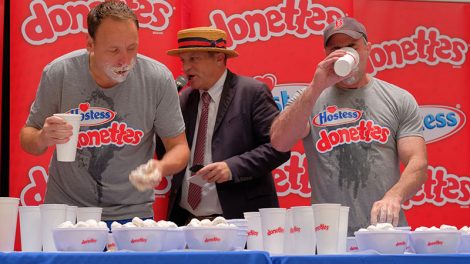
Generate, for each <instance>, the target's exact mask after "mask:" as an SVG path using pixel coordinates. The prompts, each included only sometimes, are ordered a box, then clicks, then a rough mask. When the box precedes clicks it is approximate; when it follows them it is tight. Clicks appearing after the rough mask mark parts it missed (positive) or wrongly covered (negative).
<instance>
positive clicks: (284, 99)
mask: <svg viewBox="0 0 470 264" xmlns="http://www.w3.org/2000/svg"><path fill="white" fill-rule="evenodd" d="M281 99H282V100H281V102H282V109H284V108H285V107H286V105H287V103H288V102H289V95H288V94H287V91H281Z"/></svg>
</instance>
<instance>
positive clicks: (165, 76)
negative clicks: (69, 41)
mask: <svg viewBox="0 0 470 264" xmlns="http://www.w3.org/2000/svg"><path fill="white" fill-rule="evenodd" d="M88 62H89V56H88V53H87V52H86V50H77V51H74V52H71V53H69V54H66V55H64V56H62V57H60V58H58V59H56V60H54V61H53V62H51V63H50V64H48V65H47V66H46V67H45V69H44V71H43V74H42V77H41V82H40V84H39V88H38V91H37V94H36V99H35V101H34V103H33V105H32V106H31V111H30V114H29V117H28V120H27V122H26V125H27V126H31V127H35V128H38V129H40V128H42V126H43V124H44V121H45V119H46V118H47V117H49V116H51V115H53V114H54V113H65V112H70V113H80V114H81V115H82V121H81V122H82V123H81V128H80V133H79V138H78V149H77V156H76V159H75V162H58V161H57V159H56V153H55V152H54V155H53V157H52V159H51V163H50V166H49V179H48V182H47V191H46V197H45V202H46V203H65V204H69V205H77V206H98V207H103V215H102V218H103V219H104V220H119V219H128V218H132V217H134V216H138V217H151V216H153V210H152V203H153V201H154V192H153V191H145V192H139V191H137V189H135V188H134V187H133V186H132V184H130V182H129V173H130V172H131V171H132V170H133V169H135V168H136V167H137V166H139V165H141V164H144V163H146V162H147V161H148V160H150V159H151V158H152V157H153V155H154V149H155V134H158V135H159V136H160V137H163V138H165V137H174V136H177V135H179V134H180V133H182V132H184V129H185V127H184V121H183V118H182V115H181V109H180V106H179V98H178V94H177V90H176V87H175V82H174V80H173V76H172V74H171V73H170V71H169V70H168V69H167V68H166V67H165V66H164V65H163V64H161V63H159V62H157V61H155V60H153V59H150V58H148V57H145V56H142V55H138V56H137V59H136V64H135V66H134V68H133V69H132V70H131V72H130V73H129V75H128V77H127V79H126V80H125V81H124V82H122V83H119V84H117V85H116V86H114V87H112V88H108V89H102V88H101V87H99V86H98V85H97V84H96V82H95V81H94V80H93V78H92V77H91V75H90V72H89V67H88Z"/></svg>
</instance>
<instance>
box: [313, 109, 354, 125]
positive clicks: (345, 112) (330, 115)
mask: <svg viewBox="0 0 470 264" xmlns="http://www.w3.org/2000/svg"><path fill="white" fill-rule="evenodd" d="M361 117H362V111H359V110H356V109H351V108H338V107H337V106H336V105H331V106H328V107H326V109H325V110H324V111H322V112H320V113H318V114H317V115H316V116H315V117H314V118H313V120H312V123H313V125H314V126H317V127H327V126H337V125H342V124H348V123H354V122H356V121H357V120H359V119H361Z"/></svg>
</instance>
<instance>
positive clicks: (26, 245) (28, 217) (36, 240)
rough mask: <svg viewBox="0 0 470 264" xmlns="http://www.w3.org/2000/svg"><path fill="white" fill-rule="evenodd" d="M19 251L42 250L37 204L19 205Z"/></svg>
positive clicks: (39, 215) (39, 213)
mask: <svg viewBox="0 0 470 264" xmlns="http://www.w3.org/2000/svg"><path fill="white" fill-rule="evenodd" d="M19 212H20V234H21V251H25V252H39V251H42V237H41V210H40V209H39V206H20V207H19Z"/></svg>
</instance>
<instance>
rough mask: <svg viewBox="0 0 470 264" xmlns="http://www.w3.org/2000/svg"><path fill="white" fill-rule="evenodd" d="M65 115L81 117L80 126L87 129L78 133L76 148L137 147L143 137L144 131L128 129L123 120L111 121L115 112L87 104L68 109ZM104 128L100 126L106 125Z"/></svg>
mask: <svg viewBox="0 0 470 264" xmlns="http://www.w3.org/2000/svg"><path fill="white" fill-rule="evenodd" d="M67 113H71V114H79V115H81V116H82V119H81V122H80V126H81V127H87V128H85V129H84V130H81V131H80V132H79V133H78V143H77V147H78V148H79V149H81V148H84V147H101V146H106V145H115V146H119V147H122V146H125V145H133V146H136V145H138V144H139V143H140V142H141V141H142V138H143V136H144V131H142V130H140V129H136V128H132V127H129V126H128V125H127V123H126V122H125V120H122V121H121V122H120V121H113V120H114V118H115V117H116V112H114V111H112V110H110V109H106V108H102V107H92V106H90V104H89V103H81V104H79V106H78V108H73V109H70V110H69V111H68V112H67ZM107 123H109V124H108V125H105V126H100V127H97V126H99V125H103V124H107Z"/></svg>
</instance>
